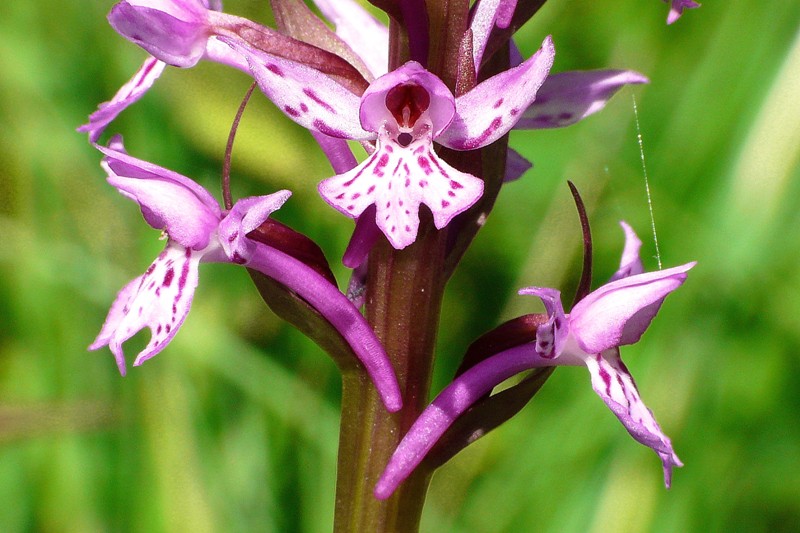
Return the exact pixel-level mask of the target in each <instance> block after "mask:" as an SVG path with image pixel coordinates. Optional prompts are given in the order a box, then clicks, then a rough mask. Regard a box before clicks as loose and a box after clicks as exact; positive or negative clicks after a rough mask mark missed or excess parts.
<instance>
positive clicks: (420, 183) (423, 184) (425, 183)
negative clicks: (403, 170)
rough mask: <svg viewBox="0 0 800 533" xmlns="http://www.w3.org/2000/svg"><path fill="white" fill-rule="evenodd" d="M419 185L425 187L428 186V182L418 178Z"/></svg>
mask: <svg viewBox="0 0 800 533" xmlns="http://www.w3.org/2000/svg"><path fill="white" fill-rule="evenodd" d="M419 186H420V187H421V188H423V189H424V188H425V187H427V186H428V182H427V181H425V180H420V181H419Z"/></svg>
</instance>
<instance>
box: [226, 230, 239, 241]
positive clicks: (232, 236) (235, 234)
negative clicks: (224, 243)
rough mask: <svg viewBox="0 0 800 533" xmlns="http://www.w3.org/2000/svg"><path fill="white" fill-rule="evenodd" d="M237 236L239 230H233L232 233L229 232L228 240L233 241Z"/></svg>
mask: <svg viewBox="0 0 800 533" xmlns="http://www.w3.org/2000/svg"><path fill="white" fill-rule="evenodd" d="M238 237H239V232H238V231H234V232H233V233H231V234H230V236H229V237H228V242H233V241H235V240H236V239H237V238H238Z"/></svg>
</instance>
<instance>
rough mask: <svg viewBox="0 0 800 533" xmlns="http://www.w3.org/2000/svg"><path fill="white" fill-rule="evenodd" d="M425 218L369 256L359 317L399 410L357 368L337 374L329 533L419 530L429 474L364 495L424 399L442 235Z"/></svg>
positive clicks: (430, 362)
mask: <svg viewBox="0 0 800 533" xmlns="http://www.w3.org/2000/svg"><path fill="white" fill-rule="evenodd" d="M426 218H427V219H428V220H426V221H425V223H424V224H422V225H421V231H420V235H419V236H418V238H417V241H416V242H415V243H414V244H413V245H411V246H409V247H408V248H406V249H404V250H394V249H393V248H392V247H391V246H390V245H389V244H388V242H386V241H385V240H384V241H382V242H381V243H379V244H377V245H376V247H375V249H374V250H373V252H372V254H371V255H370V258H369V261H370V273H369V279H368V284H367V290H368V294H367V304H366V305H367V319H368V320H369V322H370V324H372V326H373V328H374V329H375V333H376V334H377V336H378V338H379V339H380V340H381V342H382V343H383V345H384V347H385V348H386V351H387V352H388V354H389V357H390V359H391V360H392V364H393V365H394V367H395V371H396V373H397V377H398V381H399V383H400V389H401V391H402V393H403V409H402V410H400V411H398V412H397V413H393V414H389V413H387V412H386V410H385V408H384V407H383V405H382V404H381V402H380V399H379V397H378V396H377V394H376V393H375V390H374V387H373V385H372V384H371V383H370V381H369V380H368V379H367V377H366V375H365V374H364V372H363V371H362V370H361V369H354V370H352V371H350V372H347V373H346V374H345V376H344V378H343V380H344V381H343V399H342V422H341V426H340V430H341V432H340V437H339V466H338V484H337V488H336V517H335V523H334V531H336V533H354V532H363V531H370V532H375V533H388V532H403V533H413V532H415V531H417V530H418V529H419V520H420V517H421V514H422V507H423V504H424V501H425V494H426V492H427V488H428V482H429V480H430V474H431V472H430V471H428V470H426V469H419V470H418V471H417V472H415V474H414V475H412V477H410V478H409V479H408V480H406V482H405V483H403V485H402V486H401V487H400V488H399V489H398V490H397V491H396V492H395V494H394V495H393V496H392V497H391V498H389V499H387V500H378V499H376V498H375V496H374V495H373V492H372V491H373V489H374V487H375V483H376V482H377V480H378V478H379V476H380V474H381V472H382V471H383V469H384V467H385V466H386V464H387V463H388V461H389V457H391V454H392V452H393V451H394V449H395V447H396V446H397V443H398V442H399V441H400V438H401V437H402V436H403V435H404V434H405V433H406V431H408V428H409V427H410V426H411V424H412V423H413V422H414V420H416V419H417V417H418V416H419V414H420V413H421V412H422V410H423V409H424V407H425V406H426V404H427V401H428V395H429V394H428V393H429V389H430V381H431V371H432V368H433V351H434V344H435V341H436V329H437V325H438V321H439V311H440V306H441V300H442V292H443V289H444V279H443V276H442V272H443V265H444V248H445V246H444V243H445V237H446V232H444V231H436V230H435V229H433V225H432V224H431V222H430V217H426ZM422 228H426V229H422Z"/></svg>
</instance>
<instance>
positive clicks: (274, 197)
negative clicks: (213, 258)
mask: <svg viewBox="0 0 800 533" xmlns="http://www.w3.org/2000/svg"><path fill="white" fill-rule="evenodd" d="M291 195H292V193H291V192H289V191H286V190H284V191H278V192H276V193H273V194H270V195H267V196H251V197H248V198H242V199H241V200H238V201H237V202H236V203H235V204H234V205H233V208H232V209H231V210H230V212H229V213H228V214H227V215H225V217H224V218H223V219H222V221H221V222H220V223H219V228H218V231H219V240H220V242H221V243H222V248H223V249H224V250H225V254H226V255H227V257H228V259H229V260H230V261H232V262H234V263H244V262H246V261H247V260H248V259H249V258H250V256H251V255H252V250H253V247H254V246H255V243H254V242H253V241H251V240H250V239H248V238H247V237H246V236H247V234H248V233H250V232H251V231H253V230H254V229H256V228H257V227H259V226H260V225H261V224H263V222H264V221H265V220H267V218H269V216H270V215H271V214H272V213H273V212H274V211H277V210H278V209H280V207H281V206H282V205H283V204H284V203H285V202H286V200H288V199H289V197H290V196H291Z"/></svg>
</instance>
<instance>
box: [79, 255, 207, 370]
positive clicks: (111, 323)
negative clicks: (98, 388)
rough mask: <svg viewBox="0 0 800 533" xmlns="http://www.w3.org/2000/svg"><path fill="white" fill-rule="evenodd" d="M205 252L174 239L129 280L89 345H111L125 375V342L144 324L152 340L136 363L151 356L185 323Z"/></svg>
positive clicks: (99, 346)
mask: <svg viewBox="0 0 800 533" xmlns="http://www.w3.org/2000/svg"><path fill="white" fill-rule="evenodd" d="M201 256H202V254H201V253H200V252H193V251H192V250H191V249H190V248H184V247H183V246H180V245H179V244H177V243H173V242H170V243H168V244H167V247H166V249H165V250H164V251H163V252H161V254H160V255H159V256H158V258H156V260H155V261H154V262H153V264H152V265H150V268H148V269H147V271H146V272H145V273H144V275H142V276H140V277H138V278H136V279H134V280H133V281H132V282H130V283H128V284H127V285H126V286H125V287H124V288H123V289H122V290H121V291H120V292H119V294H118V295H117V298H116V300H115V301H114V303H113V304H112V306H111V310H110V311H109V313H108V317H107V318H106V321H105V323H104V324H103V328H102V329H101V331H100V334H99V335H98V336H97V339H95V341H94V342H93V343H92V345H91V346H89V349H90V350H97V349H98V348H101V347H103V346H106V345H108V346H109V347H110V348H111V352H112V353H113V354H114V357H115V358H116V360H117V366H118V367H119V370H120V373H121V374H122V375H123V376H124V375H125V355H124V352H123V350H122V343H123V342H125V341H126V340H128V339H130V338H131V337H133V336H134V335H135V334H136V333H138V332H139V331H141V330H142V329H143V328H144V327H148V328H150V332H151V337H150V342H149V343H148V344H147V346H146V347H145V349H144V350H142V351H141V352H140V353H139V355H138V356H137V357H136V360H135V361H134V363H133V365H134V366H139V365H141V364H142V363H143V362H144V361H146V360H148V359H150V358H151V357H153V356H154V355H156V354H157V353H159V352H160V351H161V350H163V349H164V347H165V346H166V345H167V344H168V343H169V342H170V341H171V340H172V338H173V337H174V336H175V334H176V333H177V331H178V328H180V327H181V324H183V321H184V319H185V318H186V315H187V314H188V313H189V308H190V307H191V304H192V298H193V296H194V290H195V288H196V287H197V267H198V264H199V262H200V258H201Z"/></svg>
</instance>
